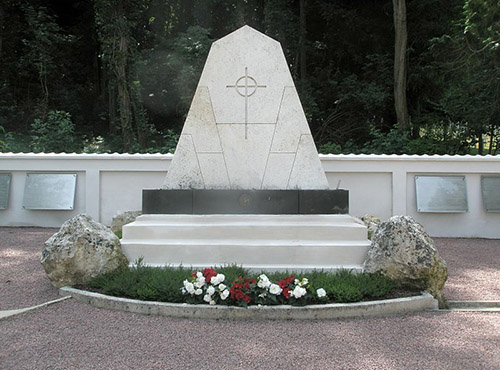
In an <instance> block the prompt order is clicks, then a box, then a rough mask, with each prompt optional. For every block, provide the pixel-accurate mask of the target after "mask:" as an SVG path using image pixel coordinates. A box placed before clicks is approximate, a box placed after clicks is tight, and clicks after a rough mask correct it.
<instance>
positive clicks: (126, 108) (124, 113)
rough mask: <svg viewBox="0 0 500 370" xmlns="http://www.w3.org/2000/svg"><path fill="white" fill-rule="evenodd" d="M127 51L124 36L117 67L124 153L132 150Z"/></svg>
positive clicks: (121, 38)
mask: <svg viewBox="0 0 500 370" xmlns="http://www.w3.org/2000/svg"><path fill="white" fill-rule="evenodd" d="M127 51H128V38H127V37H126V36H124V35H122V36H121V37H120V46H119V57H118V61H117V66H116V77H117V85H118V101H119V106H120V111H119V114H120V126H121V129H122V140H123V152H128V151H130V150H131V149H132V142H133V139H132V137H133V136H134V133H133V131H132V107H131V105H130V93H129V91H128V83H127Z"/></svg>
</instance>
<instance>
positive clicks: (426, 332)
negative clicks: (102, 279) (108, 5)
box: [0, 228, 500, 370]
mask: <svg viewBox="0 0 500 370" xmlns="http://www.w3.org/2000/svg"><path fill="white" fill-rule="evenodd" d="M55 231H56V230H54V229H40V228H22V229H21V228H0V309H13V308H21V307H26V306H30V305H34V304H39V303H43V302H46V301H49V300H52V299H55V298H57V297H58V294H57V290H56V289H54V288H52V287H51V285H50V283H49V282H48V280H47V278H46V277H45V273H44V271H43V268H42V267H41V265H40V263H39V257H40V253H41V248H42V246H43V242H44V241H45V240H46V239H48V238H49V237H50V236H51V235H52V234H53V233H54V232H55ZM436 244H437V247H438V250H439V252H440V254H441V255H442V256H443V258H444V259H445V260H446V261H447V263H448V268H449V274H450V279H449V282H448V284H447V286H446V288H445V294H446V296H447V298H448V299H457V300H466V299H478V300H480V299H481V300H482V299H500V292H499V286H498V285H499V284H498V282H499V281H500V280H499V278H500V276H499V270H500V266H499V260H500V258H499V255H500V253H499V252H500V241H499V240H481V239H437V240H436ZM153 368H157V369H425V370H428V369H454V370H455V369H488V370H489V369H500V312H491V313H488V312H456V311H451V312H449V311H448V312H446V311H441V312H424V313H420V314H415V315H406V316H393V317H384V318H369V319H343V320H329V321H312V322H297V321H213V320H211V321H210V320H209V321H201V320H186V319H174V318H166V317H149V316H142V315H136V314H131V313H125V312H118V311H109V310H102V309H97V308H94V307H92V306H89V305H86V304H83V303H78V302H76V301H73V300H68V301H64V302H61V303H57V304H55V305H52V306H49V307H45V308H41V309H38V310H35V311H31V312H29V313H25V314H22V315H18V316H13V317H9V318H7V319H4V320H0V369H2V370H3V369H153Z"/></svg>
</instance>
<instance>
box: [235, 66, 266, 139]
mask: <svg viewBox="0 0 500 370" xmlns="http://www.w3.org/2000/svg"><path fill="white" fill-rule="evenodd" d="M226 87H232V88H234V89H236V92H237V93H238V94H240V95H241V96H243V97H244V98H245V139H247V138H248V128H247V125H248V98H249V97H250V96H252V95H253V94H255V92H256V91H257V89H258V88H265V87H267V86H265V85H259V84H258V83H257V81H256V80H255V78H253V77H252V76H249V75H248V68H247V67H245V75H244V76H241V77H240V78H238V80H237V81H236V83H235V84H234V85H227V86H226Z"/></svg>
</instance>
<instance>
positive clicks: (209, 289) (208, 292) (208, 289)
mask: <svg viewBox="0 0 500 370" xmlns="http://www.w3.org/2000/svg"><path fill="white" fill-rule="evenodd" d="M214 293H215V288H214V286H213V285H210V286H209V287H208V288H207V294H208V295H210V296H211V295H212V294H214Z"/></svg>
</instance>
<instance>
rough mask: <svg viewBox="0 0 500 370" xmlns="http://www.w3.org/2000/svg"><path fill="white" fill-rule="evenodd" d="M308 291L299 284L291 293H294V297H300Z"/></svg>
mask: <svg viewBox="0 0 500 370" xmlns="http://www.w3.org/2000/svg"><path fill="white" fill-rule="evenodd" d="M306 293H307V290H306V289H305V288H302V287H301V286H299V285H297V286H296V287H295V289H294V290H293V292H292V293H290V295H292V296H293V297H295V298H297V299H298V298H300V297H303V296H305V295H306Z"/></svg>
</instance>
